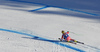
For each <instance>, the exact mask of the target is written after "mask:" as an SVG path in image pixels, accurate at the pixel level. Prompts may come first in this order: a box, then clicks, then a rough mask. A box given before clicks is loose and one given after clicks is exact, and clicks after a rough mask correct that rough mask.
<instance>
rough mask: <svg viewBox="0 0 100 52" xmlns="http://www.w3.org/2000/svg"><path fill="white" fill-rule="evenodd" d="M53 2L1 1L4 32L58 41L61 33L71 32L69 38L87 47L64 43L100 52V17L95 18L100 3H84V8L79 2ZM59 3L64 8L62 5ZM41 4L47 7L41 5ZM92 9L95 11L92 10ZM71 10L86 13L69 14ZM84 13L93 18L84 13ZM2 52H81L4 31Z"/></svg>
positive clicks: (0, 37) (0, 21)
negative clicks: (63, 31) (62, 31)
mask: <svg viewBox="0 0 100 52" xmlns="http://www.w3.org/2000/svg"><path fill="white" fill-rule="evenodd" d="M21 1H23V2H21ZM43 1H44V2H43ZM51 1H52V2H53V3H52V2H50V1H46V0H42V1H41V0H40V2H39V1H37V0H34V1H32V0H27V1H26V0H20V1H19V0H13V1H11V0H9V1H6V0H0V24H1V25H0V29H9V30H14V31H17V32H22V33H27V34H31V35H35V36H37V37H42V38H46V39H49V40H56V41H57V39H58V38H59V37H61V30H65V31H67V30H68V31H70V34H69V35H70V36H71V37H72V38H73V39H76V40H78V41H81V42H84V43H85V45H81V44H78V45H73V44H68V43H62V42H60V43H62V44H66V45H68V46H72V47H74V48H77V49H80V50H83V51H86V52H99V51H100V40H99V39H100V38H99V36H100V35H99V34H100V16H95V15H91V14H97V15H99V14H100V9H99V8H100V7H98V4H99V3H98V2H99V1H96V5H93V4H94V3H95V2H94V1H93V0H92V1H91V2H89V1H87V3H88V4H84V3H86V1H83V2H82V3H83V4H82V3H78V2H77V1H79V0H77V1H75V2H73V1H72V0H70V1H65V0H62V1H61V0H60V1H58V2H55V1H56V0H51ZM33 2H36V3H33ZM59 2H60V3H61V4H59ZM63 2H64V3H66V2H67V3H66V5H69V6H66V5H65V4H64V3H63ZM79 2H81V1H79ZM39 3H42V4H45V5H41V4H39ZM70 3H75V4H70ZM47 5H50V6H59V7H63V8H66V9H63V8H59V7H50V6H47ZM77 5H78V6H77ZM75 6H76V7H75ZM81 6H83V7H81ZM88 6H91V7H90V8H89V7H88ZM94 7H95V8H94ZM67 8H71V9H75V10H79V11H82V12H77V11H73V10H68V9H67ZM83 11H85V12H89V13H91V14H87V13H83ZM60 43H59V44H60ZM0 51H1V52H40V51H41V52H61V51H62V52H77V51H76V50H74V49H71V48H68V47H64V46H61V45H58V44H55V43H52V42H49V41H45V40H41V39H35V38H33V37H32V36H27V35H22V34H18V33H13V32H9V31H2V30H0Z"/></svg>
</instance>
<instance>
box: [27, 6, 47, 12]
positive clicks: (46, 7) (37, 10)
mask: <svg viewBox="0 0 100 52" xmlns="http://www.w3.org/2000/svg"><path fill="white" fill-rule="evenodd" d="M48 7H49V6H44V7H41V8H38V9H34V10H30V11H29V12H34V11H38V10H42V9H45V8H48Z"/></svg>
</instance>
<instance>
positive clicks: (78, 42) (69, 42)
mask: <svg viewBox="0 0 100 52" xmlns="http://www.w3.org/2000/svg"><path fill="white" fill-rule="evenodd" d="M58 39H59V40H60V41H61V42H67V41H66V40H61V38H58ZM69 43H72V44H77V43H80V44H84V43H83V42H80V41H75V42H74V41H72V42H69Z"/></svg>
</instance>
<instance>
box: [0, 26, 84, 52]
mask: <svg viewBox="0 0 100 52" xmlns="http://www.w3.org/2000/svg"><path fill="white" fill-rule="evenodd" d="M0 30H1V31H6V32H11V33H17V34H21V35H26V36H30V37H36V38H38V39H41V40H45V41H48V42H51V43H55V44H57V45H60V46H63V47H67V48H70V49H72V50H75V51H79V52H85V51H83V50H81V49H78V48H75V47H72V46H69V45H66V44H63V43H59V42H54V41H51V40H49V39H46V38H42V37H38V36H35V35H31V34H27V33H23V32H18V31H14V30H8V29H3V28H0Z"/></svg>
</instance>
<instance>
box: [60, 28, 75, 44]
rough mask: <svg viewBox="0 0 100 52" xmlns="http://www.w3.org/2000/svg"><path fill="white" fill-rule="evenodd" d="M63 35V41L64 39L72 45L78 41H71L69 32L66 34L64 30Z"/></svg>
mask: <svg viewBox="0 0 100 52" xmlns="http://www.w3.org/2000/svg"><path fill="white" fill-rule="evenodd" d="M61 33H62V37H61V41H62V40H63V39H64V40H65V41H67V42H70V43H73V42H76V40H74V39H71V38H70V36H69V35H68V34H69V31H67V32H65V31H64V30H62V31H61Z"/></svg>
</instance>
